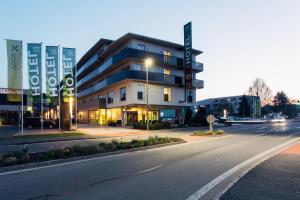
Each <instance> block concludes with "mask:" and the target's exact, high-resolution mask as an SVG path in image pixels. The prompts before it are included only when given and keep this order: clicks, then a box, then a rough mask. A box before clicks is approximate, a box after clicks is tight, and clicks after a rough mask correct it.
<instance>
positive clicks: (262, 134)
mask: <svg viewBox="0 0 300 200" xmlns="http://www.w3.org/2000/svg"><path fill="white" fill-rule="evenodd" d="M267 134H269V133H262V134H258V135H255V136H254V137H260V136H264V135H267Z"/></svg>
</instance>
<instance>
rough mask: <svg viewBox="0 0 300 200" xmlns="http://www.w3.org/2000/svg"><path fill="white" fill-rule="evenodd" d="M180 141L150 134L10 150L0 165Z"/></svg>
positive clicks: (1, 157) (1, 159) (1, 158)
mask: <svg viewBox="0 0 300 200" xmlns="http://www.w3.org/2000/svg"><path fill="white" fill-rule="evenodd" d="M178 141H182V139H180V138H169V137H158V136H152V137H149V138H148V139H146V140H132V141H130V142H118V141H117V140H113V141H112V142H111V143H104V142H102V143H99V144H98V145H90V146H79V145H75V146H72V147H65V148H64V149H55V150H49V151H46V152H40V153H30V154H29V157H28V158H27V157H26V153H27V152H24V151H17V152H12V153H10V154H7V155H4V156H0V167H1V166H10V165H16V164H24V163H28V162H41V161H49V160H54V159H62V158H70V157H76V156H84V155H92V154H97V153H103V152H110V151H116V150H125V149H132V148H139V147H145V146H150V145H156V144H164V143H170V142H178Z"/></svg>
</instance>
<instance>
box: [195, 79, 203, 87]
mask: <svg viewBox="0 0 300 200" xmlns="http://www.w3.org/2000/svg"><path fill="white" fill-rule="evenodd" d="M192 84H193V87H195V88H197V89H202V88H204V81H203V80H198V79H194V80H193V83H192Z"/></svg>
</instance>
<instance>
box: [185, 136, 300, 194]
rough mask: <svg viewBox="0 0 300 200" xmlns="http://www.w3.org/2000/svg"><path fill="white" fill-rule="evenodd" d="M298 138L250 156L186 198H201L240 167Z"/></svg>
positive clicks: (273, 152)
mask: <svg viewBox="0 0 300 200" xmlns="http://www.w3.org/2000/svg"><path fill="white" fill-rule="evenodd" d="M297 140H299V138H295V139H293V140H290V141H288V142H285V143H283V144H281V145H278V146H276V147H273V148H272V149H269V150H267V151H264V152H262V153H260V154H258V155H256V156H253V157H252V158H250V159H248V160H246V161H244V162H242V163H240V164H239V165H236V166H235V167H233V168H231V169H230V170H228V171H226V172H225V173H223V174H221V175H220V176H218V177H217V178H215V179H213V180H212V181H210V182H209V183H207V184H206V185H205V186H203V187H202V188H200V189H199V190H197V191H196V192H195V193H194V194H192V195H191V196H189V197H188V198H187V199H186V200H198V199H200V198H201V197H203V196H204V195H205V194H206V193H207V192H209V191H210V190H211V189H213V188H214V187H215V186H216V185H218V184H219V183H221V182H222V181H224V180H225V179H226V178H228V177H229V176H231V175H233V174H234V173H236V172H237V171H239V170H240V169H242V168H244V167H246V166H247V165H249V164H251V163H252V162H254V161H257V160H259V159H262V158H263V157H265V156H268V154H272V155H275V154H277V153H279V152H280V151H281V150H283V149H284V148H287V147H288V145H290V144H292V143H294V142H296V141H297Z"/></svg>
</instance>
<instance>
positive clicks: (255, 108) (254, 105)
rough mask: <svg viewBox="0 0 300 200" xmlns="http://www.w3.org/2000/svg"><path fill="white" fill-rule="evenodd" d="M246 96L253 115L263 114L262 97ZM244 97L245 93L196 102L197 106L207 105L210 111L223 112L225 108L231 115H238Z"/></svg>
mask: <svg viewBox="0 0 300 200" xmlns="http://www.w3.org/2000/svg"><path fill="white" fill-rule="evenodd" d="M246 97H247V100H248V103H249V106H250V115H251V117H259V116H260V115H261V106H260V98H259V97H257V96H249V95H246ZM242 98H243V95H238V96H228V97H217V98H210V99H204V100H201V101H198V102H196V103H195V106H203V107H206V108H207V110H208V111H209V112H210V113H223V110H224V109H225V110H226V112H230V113H229V114H230V115H233V116H236V115H238V114H239V108H240V104H241V101H242ZM229 105H230V109H229Z"/></svg>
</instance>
